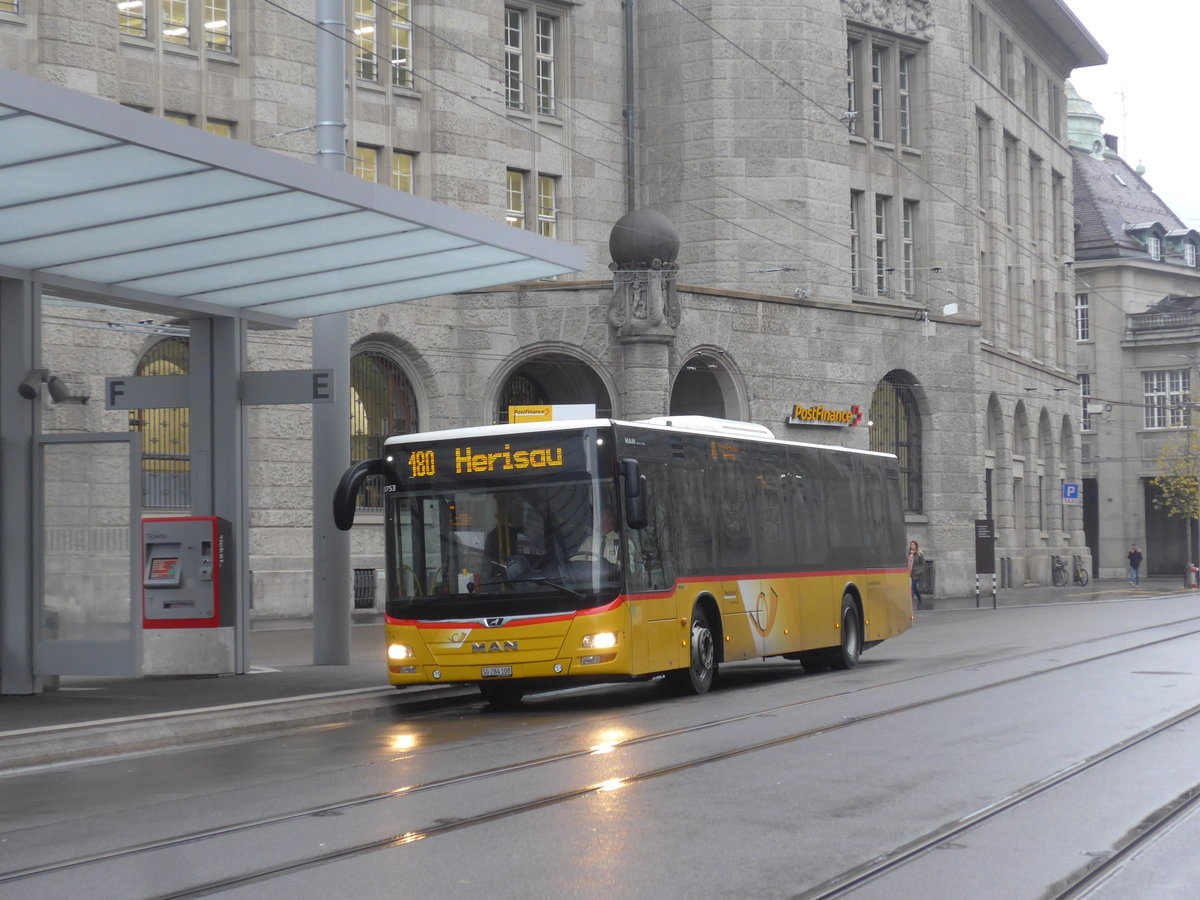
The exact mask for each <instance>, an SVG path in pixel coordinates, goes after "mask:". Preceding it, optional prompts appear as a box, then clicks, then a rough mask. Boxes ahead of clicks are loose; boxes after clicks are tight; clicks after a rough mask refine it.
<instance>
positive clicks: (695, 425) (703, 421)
mask: <svg viewBox="0 0 1200 900" xmlns="http://www.w3.org/2000/svg"><path fill="white" fill-rule="evenodd" d="M614 425H616V426H622V427H629V428H651V429H654V430H655V431H668V432H672V431H673V432H683V433H685V434H705V435H719V436H722V437H725V438H736V439H741V440H749V441H758V442H762V443H772V444H783V445H787V446H793V447H812V448H814V449H817V450H827V451H834V452H842V453H860V454H863V455H866V456H894V455H895V454H892V453H880V452H878V451H875V450H859V449H857V448H855V447H842V446H839V445H837V444H810V443H806V442H804V441H790V440H784V439H782V438H777V437H775V435H774V433H773V432H772V431H771V429H770V428H768V427H767V426H765V425H759V424H756V423H754V422H736V421H733V420H731V419H718V418H714V417H711V416H656V417H654V418H651V419H642V420H639V421H636V422H631V421H625V420H622V419H560V420H558V421H553V422H522V423H520V424H516V425H507V424H506V425H475V426H470V427H467V428H447V429H445V430H442V431H422V432H415V433H413V434H398V435H393V436H392V437H389V438H388V439H387V440H386V441H384V446H385V447H388V446H401V445H405V444H411V443H427V442H429V441H461V440H470V439H474V438H483V437H490V438H496V437H501V436H503V435H506V434H511V435H517V434H530V433H537V432H541V431H545V432H553V431H578V430H582V429H585V428H612V427H613V426H614Z"/></svg>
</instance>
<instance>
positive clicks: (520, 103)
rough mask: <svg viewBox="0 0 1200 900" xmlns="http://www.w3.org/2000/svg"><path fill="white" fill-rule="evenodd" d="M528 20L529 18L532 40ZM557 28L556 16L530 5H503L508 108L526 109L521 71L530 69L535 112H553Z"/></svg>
mask: <svg viewBox="0 0 1200 900" xmlns="http://www.w3.org/2000/svg"><path fill="white" fill-rule="evenodd" d="M530 21H532V22H533V34H532V40H531V39H530V37H531V36H530V34H529V23H530ZM558 29H559V19H558V17H557V16H552V15H547V14H546V13H543V12H538V11H537V10H533V9H518V8H516V7H511V6H510V7H505V10H504V98H505V103H506V105H507V106H508V108H509V109H519V110H527V109H528V104H527V100H526V92H525V73H526V72H527V71H532V72H533V74H534V82H533V90H534V94H535V95H536V108H537V112H538V113H540V114H541V115H544V116H552V115H555V114H556V112H557V105H558V103H557V93H558V87H557V72H556V69H557V56H558V42H559V38H558ZM527 57H528V58H527Z"/></svg>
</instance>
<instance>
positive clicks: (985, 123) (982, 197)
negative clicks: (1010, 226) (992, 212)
mask: <svg viewBox="0 0 1200 900" xmlns="http://www.w3.org/2000/svg"><path fill="white" fill-rule="evenodd" d="M975 174H976V177H977V179H978V181H979V209H980V211H981V212H986V211H987V209H988V207H989V206H990V205H991V204H990V200H989V198H990V197H991V193H992V121H991V119H989V118H987V117H986V116H984V115H982V114H981V113H978V112H977V113H976V114H975Z"/></svg>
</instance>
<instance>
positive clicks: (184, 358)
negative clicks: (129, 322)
mask: <svg viewBox="0 0 1200 900" xmlns="http://www.w3.org/2000/svg"><path fill="white" fill-rule="evenodd" d="M134 374H135V375H187V374H188V342H187V338H179V337H173V338H168V339H167V340H165V341H159V342H158V343H157V344H155V345H154V346H153V347H151V348H150V349H149V350H147V351H146V353H145V354H144V355H143V356H142V358H141V361H140V362H138V365H137V370H136V372H135V373H134ZM129 430H130V431H138V432H141V435H142V506H143V507H144V508H145V509H189V508H190V507H191V505H192V498H191V456H190V449H189V448H190V441H189V435H188V408H187V407H186V406H185V407H179V408H177V409H134V410H130V411H129Z"/></svg>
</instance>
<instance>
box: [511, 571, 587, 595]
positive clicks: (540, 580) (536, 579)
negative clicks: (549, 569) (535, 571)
mask: <svg viewBox="0 0 1200 900" xmlns="http://www.w3.org/2000/svg"><path fill="white" fill-rule="evenodd" d="M514 580H515V581H532V582H533V583H534V584H548V585H550V587H552V588H554V589H555V590H558V591H561V592H562V593H564V594H570V595H571V596H572V597H577V598H579V599H580V600H583V599H584V595H583V594H581V593H579V591H577V590H575V589H574V588H569V587H567V586H566V585H565V584H562V583H561V582H558V581H555V580H554V579H552V578H547V577H546V576H544V575H518V576H517V577H516V578H515V579H514Z"/></svg>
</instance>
